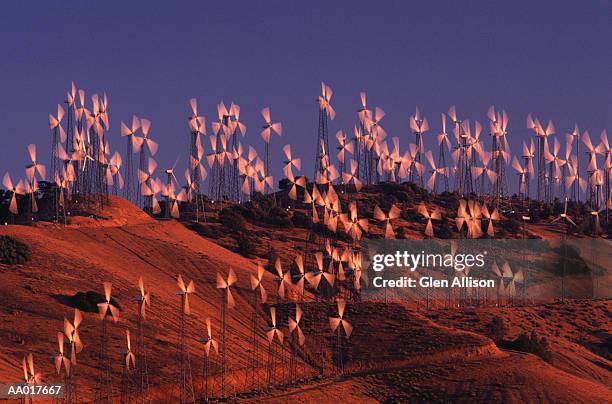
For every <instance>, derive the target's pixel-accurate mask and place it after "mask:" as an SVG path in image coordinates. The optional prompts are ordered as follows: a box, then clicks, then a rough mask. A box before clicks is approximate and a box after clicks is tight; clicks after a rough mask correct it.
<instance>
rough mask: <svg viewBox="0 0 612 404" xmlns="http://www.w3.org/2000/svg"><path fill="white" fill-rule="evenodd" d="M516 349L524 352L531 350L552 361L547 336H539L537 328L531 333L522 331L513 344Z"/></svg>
mask: <svg viewBox="0 0 612 404" xmlns="http://www.w3.org/2000/svg"><path fill="white" fill-rule="evenodd" d="M512 345H513V346H514V349H516V350H518V351H522V352H529V353H532V354H534V355H537V356H539V357H540V358H542V359H544V360H545V361H546V362H550V360H551V359H552V355H551V353H550V345H549V343H548V340H547V339H546V337H542V338H538V336H537V335H536V332H535V330H532V331H531V335H527V333H522V334H521V335H519V336H518V338H517V339H516V340H514V343H513V344H512Z"/></svg>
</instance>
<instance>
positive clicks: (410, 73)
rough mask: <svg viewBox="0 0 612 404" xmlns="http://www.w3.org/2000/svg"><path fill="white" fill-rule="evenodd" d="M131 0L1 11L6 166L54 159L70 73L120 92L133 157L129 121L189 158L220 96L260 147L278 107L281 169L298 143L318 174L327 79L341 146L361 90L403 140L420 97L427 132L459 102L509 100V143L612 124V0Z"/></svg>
mask: <svg viewBox="0 0 612 404" xmlns="http://www.w3.org/2000/svg"><path fill="white" fill-rule="evenodd" d="M28 3H29V2H28ZM132 3H133V2H112V1H104V2H83V1H80V2H59V1H51V2H40V3H39V4H33V3H30V4H25V2H11V3H5V4H3V5H2V10H1V11H0V14H1V15H2V24H0V49H1V50H2V52H1V57H0V72H1V73H2V80H1V83H2V86H1V93H0V106H1V107H0V121H1V122H2V132H3V134H4V136H3V139H4V143H3V147H1V148H0V161H2V167H0V171H2V172H3V171H5V170H10V171H11V172H12V173H13V175H14V176H22V175H23V166H24V164H25V163H26V161H27V153H26V145H27V144H28V143H37V144H38V146H39V150H40V152H41V154H43V155H42V156H41V160H43V161H44V162H48V160H49V156H48V155H49V149H50V133H49V128H48V114H49V113H50V112H52V111H54V109H55V105H56V104H57V103H58V102H61V101H62V100H64V97H65V92H66V90H67V89H68V88H69V85H70V82H71V81H72V80H74V81H75V82H76V84H77V86H78V87H79V88H84V89H85V90H86V91H87V95H88V96H89V95H91V94H92V93H93V92H98V93H102V92H104V91H106V93H107V94H108V96H109V104H110V108H109V111H110V118H111V126H112V131H111V147H112V148H113V149H115V148H118V149H119V150H120V151H121V152H122V153H124V149H125V145H124V142H123V140H120V139H119V124H120V121H126V122H127V121H128V120H129V119H130V118H131V116H132V114H136V115H138V116H140V117H145V118H148V119H150V120H151V121H152V130H151V133H152V137H153V138H154V139H155V140H157V141H159V143H160V145H161V148H160V152H159V153H158V156H156V159H157V161H158V162H159V164H160V166H167V165H171V164H172V162H174V160H175V159H176V157H177V155H179V154H180V155H181V157H182V158H183V160H185V158H186V156H187V153H188V129H187V121H186V117H187V116H188V112H189V110H188V108H189V107H188V100H189V98H191V97H197V98H198V101H199V103H200V111H201V112H202V113H204V115H205V116H206V118H207V121H208V122H210V120H211V119H213V118H214V117H215V115H216V112H215V111H216V110H215V105H216V104H217V103H218V102H219V101H220V100H224V101H225V102H226V103H228V104H229V103H230V102H231V101H234V102H236V103H238V104H239V105H240V106H241V107H242V117H243V120H244V122H245V123H246V124H247V126H248V128H249V130H248V133H247V139H246V140H247V143H251V144H254V145H255V147H256V148H257V149H258V150H259V151H260V152H263V145H262V141H261V138H260V137H259V132H260V130H261V124H262V119H261V116H260V115H259V111H260V110H261V108H262V107H264V106H270V107H271V108H272V117H273V119H274V120H280V121H281V122H282V123H283V127H284V133H283V139H280V140H279V139H278V138H274V139H273V146H272V150H273V168H274V169H275V170H274V171H275V172H274V174H275V177H277V178H278V177H279V174H280V160H281V153H282V152H281V148H282V146H283V145H284V144H286V143H291V144H292V145H293V147H294V150H295V151H296V154H298V155H299V156H300V157H302V159H303V163H304V170H303V173H305V174H306V175H309V176H311V175H312V170H313V168H312V167H313V160H314V154H315V139H316V137H315V136H316V128H317V113H318V112H317V111H318V107H317V105H316V103H315V98H316V96H317V95H318V93H319V91H320V82H321V81H322V80H324V81H325V82H327V83H328V84H329V85H331V86H332V88H333V90H334V97H333V100H332V105H333V106H334V107H335V109H336V111H337V114H338V115H337V118H336V120H335V121H333V122H332V123H331V124H330V142H331V139H333V136H334V134H335V133H336V131H337V130H339V129H343V130H352V127H353V125H354V123H355V122H356V114H355V111H356V109H357V107H358V105H359V92H360V91H362V90H365V91H367V94H368V104H369V106H371V107H374V106H380V107H381V108H383V109H384V110H385V112H386V113H387V116H386V117H385V118H384V120H383V126H384V128H385V129H386V130H387V132H388V133H389V135H390V136H399V137H400V138H402V145H403V146H405V145H407V143H408V140H410V141H413V136H412V135H411V136H408V135H409V128H408V117H409V116H410V115H411V114H412V113H413V112H414V107H415V106H416V105H419V106H420V107H421V111H422V112H423V114H424V115H425V116H427V117H428V118H429V120H430V123H431V126H432V128H433V130H432V131H431V132H430V135H433V134H435V133H437V132H438V131H439V129H440V122H439V116H440V113H441V112H443V111H446V110H447V109H448V107H449V106H450V105H452V104H456V105H457V110H458V113H459V115H460V116H461V117H466V118H470V119H478V120H480V121H481V122H482V123H485V122H486V111H487V108H488V106H489V105H491V104H495V105H497V106H499V107H503V108H505V109H506V110H507V111H508V113H509V116H510V125H509V131H510V137H511V141H510V143H511V144H512V145H519V144H520V139H522V138H524V137H525V136H526V135H527V134H528V133H529V131H528V130H527V129H526V128H525V116H526V114H527V113H528V112H531V113H534V114H535V115H536V116H538V117H540V118H541V119H542V120H548V119H552V120H553V121H554V123H555V126H556V127H557V132H558V133H561V134H564V133H565V132H567V131H568V130H570V128H571V127H572V126H573V124H574V123H575V122H577V123H578V124H579V125H580V127H581V129H588V130H589V131H590V132H591V135H592V137H594V138H599V132H600V131H601V130H602V129H604V128H605V127H606V126H607V125H609V123H610V122H609V118H608V117H609V116H610V113H611V112H612V92H611V89H612V86H611V83H612V79H611V78H610V72H611V68H612V46H611V45H610V38H612V27H611V24H610V21H612V5H611V4H610V3H609V2H606V1H588V2H578V1H554V2H553V1H550V2H549V1H537V2H534V1H520V2H517V1H505V2H500V1H482V2H476V1H472V2H461V1H453V2H451V1H448V2H434V1H428V2H418V3H417V2H400V1H398V2H380V1H369V2H358V1H353V2H350V3H349V2H342V4H340V3H341V2H335V3H333V4H332V2H329V1H304V2H294V1H277V2H271V1H244V2H242V1H231V2H219V1H216V2H202V1H198V2H189V3H188V2H181V3H180V6H177V5H175V6H170V5H169V4H170V2H169V3H168V5H167V6H162V5H159V4H157V3H159V2H142V3H141V4H139V5H136V4H132ZM349 4H350V5H349ZM606 118H608V119H606ZM609 129H612V128H609ZM334 143H335V141H334ZM562 143H564V141H563V142H562ZM486 144H487V146H488V144H489V140H488V138H487V139H486ZM207 146H208V143H207ZM179 169H180V172H182V171H184V165H183V166H182V167H179ZM513 182H514V179H513Z"/></svg>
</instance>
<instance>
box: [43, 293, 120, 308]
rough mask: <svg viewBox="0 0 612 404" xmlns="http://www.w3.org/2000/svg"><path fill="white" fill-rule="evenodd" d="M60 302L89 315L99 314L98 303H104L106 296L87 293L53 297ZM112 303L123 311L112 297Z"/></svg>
mask: <svg viewBox="0 0 612 404" xmlns="http://www.w3.org/2000/svg"><path fill="white" fill-rule="evenodd" d="M51 296H52V297H53V298H54V299H55V300H57V301H58V302H60V303H62V304H65V305H66V306H69V307H74V308H75V309H79V310H81V311H85V312H88V313H97V312H98V303H102V302H103V301H104V296H103V295H101V294H100V293H98V292H94V291H91V290H89V291H87V292H77V293H75V294H74V295H72V296H68V295H51ZM110 302H111V303H112V304H113V306H115V307H117V308H118V309H119V311H121V305H120V304H119V302H118V301H117V300H116V299H115V298H114V297H111V300H110Z"/></svg>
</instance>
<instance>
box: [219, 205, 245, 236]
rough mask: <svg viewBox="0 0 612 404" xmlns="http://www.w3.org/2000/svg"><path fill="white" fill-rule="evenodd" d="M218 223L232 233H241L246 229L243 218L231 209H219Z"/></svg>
mask: <svg viewBox="0 0 612 404" xmlns="http://www.w3.org/2000/svg"><path fill="white" fill-rule="evenodd" d="M219 222H221V224H223V226H225V227H227V228H228V229H229V230H230V231H234V232H241V231H244V230H245V228H246V220H244V217H242V215H241V214H240V213H239V212H237V211H236V210H235V209H232V208H223V209H221V211H220V212H219Z"/></svg>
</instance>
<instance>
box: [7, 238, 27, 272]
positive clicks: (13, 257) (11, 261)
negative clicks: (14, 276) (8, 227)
mask: <svg viewBox="0 0 612 404" xmlns="http://www.w3.org/2000/svg"><path fill="white" fill-rule="evenodd" d="M29 260H30V248H29V247H28V245H27V244H24V243H22V242H20V241H18V240H16V239H14V238H13V237H11V236H0V262H2V263H3V264H8V265H15V264H23V263H25V262H28V261H29Z"/></svg>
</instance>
